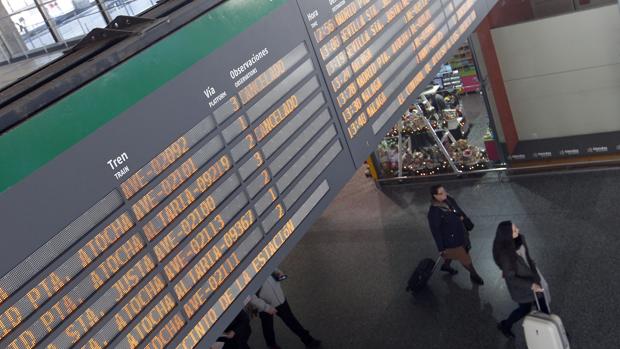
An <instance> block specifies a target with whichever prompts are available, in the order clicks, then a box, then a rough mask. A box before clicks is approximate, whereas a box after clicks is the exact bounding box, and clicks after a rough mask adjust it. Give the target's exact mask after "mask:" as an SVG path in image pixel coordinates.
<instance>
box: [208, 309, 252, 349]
mask: <svg viewBox="0 0 620 349" xmlns="http://www.w3.org/2000/svg"><path fill="white" fill-rule="evenodd" d="M251 334H252V328H250V317H249V316H248V314H247V313H246V312H245V311H244V310H241V311H240V312H239V314H237V316H235V318H234V319H233V320H232V322H231V323H230V324H229V325H228V327H226V329H225V330H224V334H223V335H222V336H221V337H219V338H218V339H217V342H216V343H215V344H213V346H211V349H213V348H223V349H250V347H249V346H248V340H249V339H250V335H251Z"/></svg>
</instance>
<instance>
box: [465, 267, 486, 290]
mask: <svg viewBox="0 0 620 349" xmlns="http://www.w3.org/2000/svg"><path fill="white" fill-rule="evenodd" d="M466 268H467V270H469V279H470V280H471V282H473V283H474V284H478V285H484V280H482V278H481V277H480V275H478V272H477V271H476V269H475V268H474V265H473V264H471V265H469V266H467V267H466Z"/></svg>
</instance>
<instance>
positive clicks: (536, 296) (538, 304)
mask: <svg viewBox="0 0 620 349" xmlns="http://www.w3.org/2000/svg"><path fill="white" fill-rule="evenodd" d="M532 293H533V294H534V300H535V301H536V308H537V309H538V311H542V310H541V309H540V302H539V301H538V293H537V292H536V291H534V290H532ZM540 293H542V294H543V299H545V293H544V292H540ZM545 303H546V305H547V310H548V311H549V312H551V306H549V302H547V299H545Z"/></svg>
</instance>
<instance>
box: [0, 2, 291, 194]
mask: <svg viewBox="0 0 620 349" xmlns="http://www.w3.org/2000/svg"><path fill="white" fill-rule="evenodd" d="M285 2H286V0H273V1H271V0H270V1H264V0H230V1H226V2H224V3H222V4H221V5H218V6H217V7H216V8H215V9H213V10H211V11H209V12H207V13H206V14H205V15H203V16H201V17H200V18H198V19H196V20H194V21H193V22H191V23H189V24H187V25H185V26H184V27H182V28H181V29H179V30H178V31H176V32H174V33H173V34H171V35H169V36H168V37H166V38H165V39H163V40H161V41H159V42H158V43H156V44H154V45H153V46H151V47H149V48H147V49H146V50H144V51H142V52H140V53H139V54H137V55H136V56H135V57H133V58H131V59H129V60H128V61H127V62H125V63H122V64H121V65H119V66H117V67H115V68H114V69H112V70H110V71H109V72H107V73H105V74H104V75H102V76H100V77H98V78H96V79H95V80H93V81H92V82H90V83H89V84H87V85H86V86H85V87H83V88H81V89H79V90H77V91H75V92H73V93H71V94H70V95H69V96H67V97H65V98H63V99H62V100H60V101H58V102H57V103H55V104H53V105H52V106H50V107H48V108H47V109H45V110H43V111H42V112H40V113H39V114H37V115H35V116H34V117H32V118H30V119H29V120H27V121H25V122H24V123H23V124H21V125H19V126H18V127H16V128H15V129H13V130H11V131H9V132H7V133H5V134H4V135H2V136H1V137H0V192H3V191H4V190H6V189H7V188H8V187H10V186H12V185H14V184H15V183H17V182H19V181H20V180H22V179H23V178H25V177H27V176H28V175H30V174H31V173H32V172H34V171H35V170H37V169H38V168H40V167H41V166H43V165H45V164H46V163H47V162H48V161H50V160H52V159H53V158H55V157H56V156H58V155H59V154H60V153H62V152H63V151H65V150H67V149H68V148H69V147H71V146H72V145H74V144H76V143H77V142H79V141H80V140H82V139H83V138H85V137H86V136H88V135H89V134H91V133H92V132H94V131H95V130H96V129H98V128H99V127H101V126H102V125H104V124H105V123H107V122H108V121H110V120H112V119H113V118H114V117H116V116H117V115H119V114H121V113H122V112H123V111H125V110H127V109H128V108H129V107H131V106H132V105H134V104H136V103H137V102H138V101H140V100H141V99H143V98H144V97H146V96H147V95H149V94H150V93H152V92H153V91H155V90H156V89H158V88H159V87H161V86H162V85H164V84H165V83H166V82H168V81H170V80H171V79H173V78H174V77H176V76H177V75H179V74H180V73H182V72H183V71H185V70H186V69H187V68H189V67H190V66H192V65H193V64H194V63H196V62H198V61H199V60H200V59H202V58H204V57H205V56H206V55H208V54H209V53H211V52H213V51H214V50H215V49H217V48H218V47H220V46H222V45H223V44H225V43H226V42H227V41H229V40H230V39H232V38H233V37H235V36H236V35H238V34H239V33H241V32H243V31H244V30H246V29H247V28H248V27H250V26H251V25H252V24H254V23H256V22H257V21H258V20H260V19H261V18H262V17H264V16H265V15H267V14H268V13H270V12H271V11H273V10H274V9H276V8H278V7H280V6H281V5H282V4H284V3H285ZM209 34H210V35H209ZM198 43H202V45H198ZM180 52H182V53H183V54H179V53H180ZM155 72H156V73H157V74H155Z"/></svg>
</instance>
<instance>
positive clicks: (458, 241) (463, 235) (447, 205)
mask: <svg viewBox="0 0 620 349" xmlns="http://www.w3.org/2000/svg"><path fill="white" fill-rule="evenodd" d="M431 198H432V201H431V206H430V208H429V210H428V223H429V226H430V228H431V232H432V233H433V238H434V239H435V244H436V245H437V249H438V250H439V254H440V255H441V256H442V257H443V258H444V263H443V265H442V266H441V270H442V271H445V272H448V273H450V274H451V275H454V274H456V273H457V271H456V269H454V268H452V267H451V266H450V263H451V262H452V260H453V259H456V260H458V261H459V262H461V264H462V265H463V267H465V269H467V270H468V271H469V277H470V279H471V281H472V282H473V283H475V284H478V285H484V281H483V280H482V278H481V277H480V275H478V272H476V269H475V268H474V264H473V263H472V260H471V257H470V256H469V252H468V251H469V247H470V246H469V245H470V243H469V234H468V232H467V229H465V224H464V222H465V221H469V218H467V215H465V213H464V212H463V210H461V208H460V207H459V206H458V205H457V204H456V200H454V199H453V198H451V197H449V196H448V193H447V192H446V189H445V188H444V187H443V185H441V184H438V185H434V186H432V187H431ZM469 222H471V221H469Z"/></svg>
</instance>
